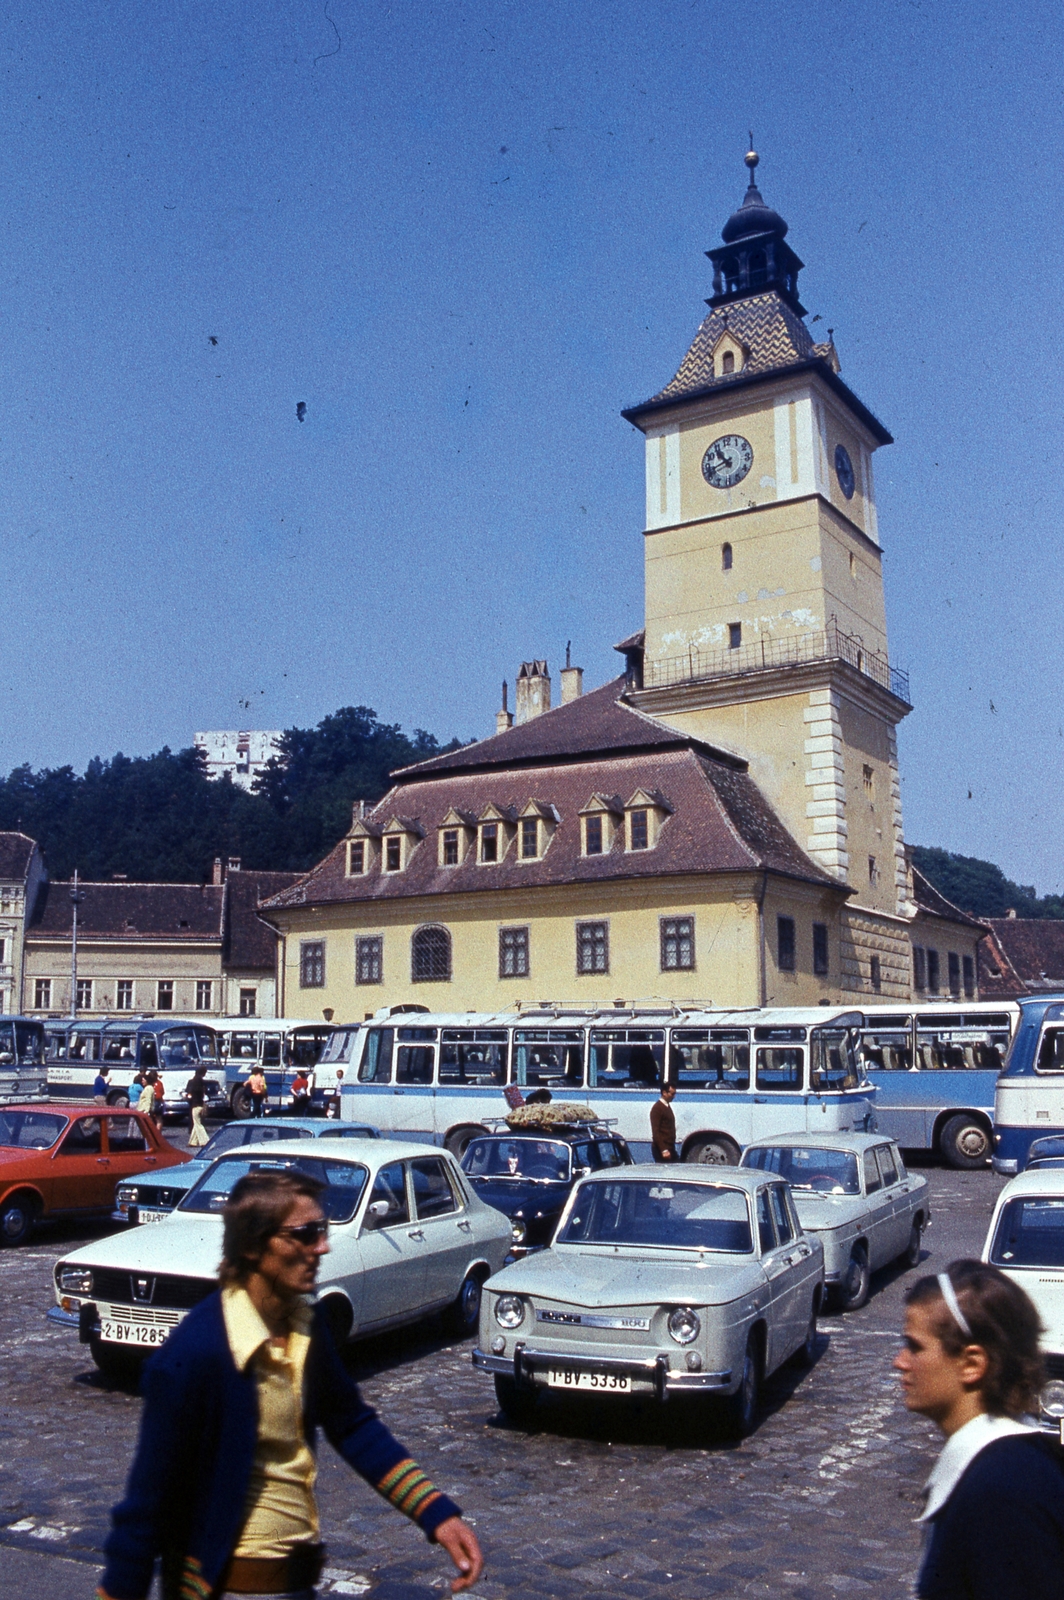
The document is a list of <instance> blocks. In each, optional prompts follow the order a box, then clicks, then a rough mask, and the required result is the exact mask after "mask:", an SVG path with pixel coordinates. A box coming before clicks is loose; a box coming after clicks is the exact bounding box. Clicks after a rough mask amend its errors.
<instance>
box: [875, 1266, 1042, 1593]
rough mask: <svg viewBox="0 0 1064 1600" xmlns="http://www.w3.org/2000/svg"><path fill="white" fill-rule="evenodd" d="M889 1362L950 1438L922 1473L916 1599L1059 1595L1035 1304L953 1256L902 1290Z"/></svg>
mask: <svg viewBox="0 0 1064 1600" xmlns="http://www.w3.org/2000/svg"><path fill="white" fill-rule="evenodd" d="M906 1304H907V1310H906V1314H905V1337H904V1343H903V1345H902V1348H901V1350H900V1351H899V1352H898V1354H897V1356H895V1358H894V1366H895V1368H896V1369H897V1371H898V1372H899V1373H900V1375H901V1386H902V1392H903V1394H904V1397H905V1404H906V1406H907V1407H908V1409H909V1410H910V1411H915V1412H918V1413H919V1414H920V1415H921V1416H924V1417H930V1419H931V1421H932V1422H934V1423H936V1424H937V1425H938V1427H939V1428H940V1429H941V1430H942V1432H943V1433H944V1434H945V1436H946V1443H945V1447H944V1448H943V1451H942V1454H941V1455H940V1456H939V1458H938V1461H937V1462H936V1463H935V1467H934V1470H933V1472H932V1473H931V1476H930V1478H929V1479H928V1480H927V1499H926V1503H925V1506H924V1511H923V1515H922V1516H921V1518H920V1521H921V1522H922V1523H923V1525H924V1531H925V1543H924V1553H923V1559H922V1562H921V1566H920V1574H919V1577H918V1578H917V1581H916V1593H917V1595H919V1596H920V1597H921V1600H1064V1452H1062V1450H1061V1447H1060V1444H1059V1443H1058V1442H1057V1440H1056V1439H1055V1438H1054V1437H1052V1436H1049V1435H1046V1434H1043V1433H1040V1432H1039V1431H1038V1430H1037V1429H1036V1428H1034V1427H1033V1426H1032V1425H1031V1424H1030V1423H1029V1422H1028V1421H1025V1420H1021V1419H1023V1418H1025V1417H1027V1416H1028V1415H1029V1414H1031V1413H1034V1414H1037V1411H1038V1392H1039V1388H1040V1385H1041V1382H1042V1376H1043V1373H1042V1359H1041V1356H1040V1354H1039V1350H1038V1336H1039V1333H1040V1331H1041V1329H1040V1327H1039V1322H1038V1312H1037V1311H1036V1310H1035V1308H1034V1306H1033V1305H1032V1303H1031V1301H1030V1300H1029V1299H1028V1298H1027V1296H1026V1295H1025V1294H1024V1292H1023V1290H1022V1289H1021V1288H1020V1287H1019V1285H1018V1284H1015V1283H1013V1281H1012V1280H1011V1278H1007V1277H1006V1276H1005V1274H1004V1273H1003V1272H999V1271H998V1270H997V1268H996V1267H990V1266H985V1265H984V1264H983V1263H982V1262H980V1261H955V1262H953V1264H952V1265H951V1266H950V1267H948V1268H947V1269H946V1271H945V1272H940V1273H939V1274H938V1276H937V1277H927V1278H921V1279H920V1280H919V1282H918V1283H916V1284H914V1286H913V1287H912V1289H910V1290H909V1293H908V1294H907V1296H906Z"/></svg>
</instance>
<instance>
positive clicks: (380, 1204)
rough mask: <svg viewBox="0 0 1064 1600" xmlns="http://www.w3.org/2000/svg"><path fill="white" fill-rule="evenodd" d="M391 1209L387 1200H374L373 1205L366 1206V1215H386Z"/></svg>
mask: <svg viewBox="0 0 1064 1600" xmlns="http://www.w3.org/2000/svg"><path fill="white" fill-rule="evenodd" d="M391 1209H392V1208H391V1206H390V1205H389V1204H388V1202H387V1200H374V1201H373V1203H372V1204H371V1205H369V1206H367V1207H366V1215H367V1217H386V1216H387V1215H388V1213H389V1211H390V1210H391Z"/></svg>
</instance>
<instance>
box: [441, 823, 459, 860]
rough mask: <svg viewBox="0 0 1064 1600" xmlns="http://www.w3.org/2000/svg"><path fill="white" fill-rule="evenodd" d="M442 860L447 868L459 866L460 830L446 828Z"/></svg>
mask: <svg viewBox="0 0 1064 1600" xmlns="http://www.w3.org/2000/svg"><path fill="white" fill-rule="evenodd" d="M441 854H442V860H443V865H444V866H445V867H456V866H457V865H458V829H457V828H444V830H443V849H442V852H441Z"/></svg>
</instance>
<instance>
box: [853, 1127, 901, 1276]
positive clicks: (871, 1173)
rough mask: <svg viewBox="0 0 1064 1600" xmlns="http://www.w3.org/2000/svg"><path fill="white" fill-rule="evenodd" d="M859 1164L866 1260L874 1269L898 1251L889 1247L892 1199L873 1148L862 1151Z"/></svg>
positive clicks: (892, 1212)
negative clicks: (864, 1220) (862, 1178)
mask: <svg viewBox="0 0 1064 1600" xmlns="http://www.w3.org/2000/svg"><path fill="white" fill-rule="evenodd" d="M861 1165H862V1169H863V1177H864V1190H865V1215H866V1217H867V1225H866V1228H865V1232H866V1235H867V1237H868V1264H869V1266H870V1267H871V1269H872V1271H873V1272H875V1271H876V1269H877V1268H878V1267H882V1266H884V1265H885V1264H886V1262H888V1261H892V1260H893V1259H894V1256H895V1255H896V1254H897V1251H892V1249H891V1240H892V1238H893V1227H894V1203H893V1201H892V1199H891V1197H890V1195H889V1194H888V1193H887V1192H886V1191H885V1190H884V1188H883V1175H882V1173H881V1172H880V1170H879V1163H878V1161H877V1160H876V1153H875V1150H874V1149H871V1148H870V1149H868V1150H866V1151H865V1152H864V1155H863V1157H862V1160H861Z"/></svg>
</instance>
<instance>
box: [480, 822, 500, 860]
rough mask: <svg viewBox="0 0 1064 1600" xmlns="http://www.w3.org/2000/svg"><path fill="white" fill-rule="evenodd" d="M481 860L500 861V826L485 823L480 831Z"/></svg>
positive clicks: (495, 823) (494, 823)
mask: <svg viewBox="0 0 1064 1600" xmlns="http://www.w3.org/2000/svg"><path fill="white" fill-rule="evenodd" d="M480 859H481V861H498V859H499V824H498V823H497V822H485V823H484V824H483V825H482V826H481V829H480Z"/></svg>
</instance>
